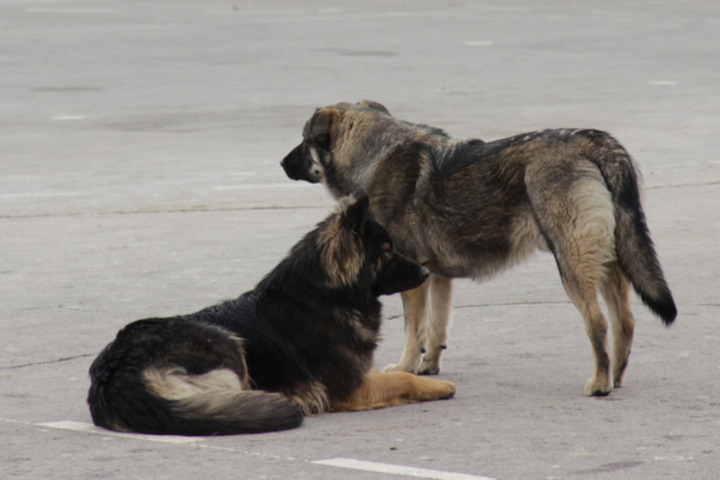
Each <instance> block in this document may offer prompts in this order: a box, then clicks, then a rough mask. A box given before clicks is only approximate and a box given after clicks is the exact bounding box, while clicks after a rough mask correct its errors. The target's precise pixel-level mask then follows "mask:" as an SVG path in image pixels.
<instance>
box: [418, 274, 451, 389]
mask: <svg viewBox="0 0 720 480" xmlns="http://www.w3.org/2000/svg"><path fill="white" fill-rule="evenodd" d="M428 282H429V284H430V288H429V293H428V297H429V301H430V308H429V312H428V315H427V318H426V320H425V322H423V324H422V326H421V334H420V338H422V339H424V342H425V354H424V355H423V357H422V363H421V364H420V369H419V372H418V373H420V374H422V375H437V374H438V373H440V355H442V352H443V350H445V349H446V348H447V336H448V327H449V326H450V314H451V312H452V280H451V279H449V278H447V277H440V276H438V275H432V274H431V275H430V279H429V280H428Z"/></svg>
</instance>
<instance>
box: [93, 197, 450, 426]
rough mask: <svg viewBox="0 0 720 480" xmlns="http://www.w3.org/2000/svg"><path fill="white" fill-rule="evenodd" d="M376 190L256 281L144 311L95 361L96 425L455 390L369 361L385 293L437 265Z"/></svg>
mask: <svg viewBox="0 0 720 480" xmlns="http://www.w3.org/2000/svg"><path fill="white" fill-rule="evenodd" d="M368 211H369V206H368V197H367V196H366V195H364V194H363V193H362V192H360V193H358V195H357V197H356V198H344V199H342V200H340V202H339V205H338V207H337V209H336V211H335V212H334V213H333V214H332V215H330V216H329V217H328V218H327V219H326V220H325V221H324V222H322V223H321V224H320V225H318V227H317V228H316V229H315V230H313V231H312V232H310V233H309V234H307V235H306V236H305V238H303V239H302V240H301V241H300V242H299V243H297V244H296V245H295V246H294V247H293V248H292V250H291V251H290V253H289V255H288V256H287V257H286V258H285V259H284V260H283V261H281V262H280V264H279V265H278V266H277V267H276V268H275V269H274V270H273V271H272V272H270V273H269V274H268V275H267V276H266V277H265V278H264V279H263V280H262V281H261V282H260V283H259V284H258V285H257V286H256V287H255V289H254V290H252V291H250V292H247V293H245V294H244V295H242V296H240V297H239V298H237V299H235V300H231V301H228V302H225V303H222V304H219V305H216V306H213V307H209V308H206V309H204V310H201V311H199V312H197V313H194V314H190V315H184V316H178V317H172V318H162V319H160V318H153V319H146V320H139V321H136V322H133V323H131V324H129V325H127V326H126V327H125V328H123V329H122V330H120V332H119V333H118V334H117V337H116V338H115V340H114V341H113V342H112V343H110V344H109V345H108V346H107V347H106V348H105V349H104V350H103V351H102V352H101V353H100V355H99V356H98V357H97V359H95V361H94V362H93V364H92V366H91V368H90V377H91V381H92V384H91V386H90V392H89V395H88V403H89V405H90V412H91V414H92V418H93V421H94V422H95V424H96V425H99V426H102V427H105V428H109V429H112V430H118V431H134V432H145V433H158V434H182V435H212V434H234V433H253V432H266V431H273V430H283V429H288V428H294V427H297V426H299V425H300V424H301V422H302V419H303V414H311V413H321V412H326V411H331V410H332V411H338V410H365V409H369V408H379V407H384V406H392V405H399V404H402V403H409V402H417V401H424V400H436V399H442V398H450V397H451V396H452V395H453V394H454V392H455V386H454V385H453V384H452V383H450V382H445V381H440V380H434V379H427V378H422V377H417V376H415V375H411V374H409V373H405V372H396V373H379V372H376V371H372V370H371V366H372V361H373V351H374V350H375V347H376V345H377V340H378V331H379V328H380V319H381V312H380V302H379V301H378V299H377V297H378V296H379V295H385V294H391V293H395V292H399V291H402V290H406V289H412V288H415V287H417V286H418V285H420V284H422V283H423V282H424V281H425V280H426V278H427V276H428V274H429V273H428V270H427V269H426V268H425V267H423V266H421V265H419V264H417V263H415V262H412V261H410V260H409V259H407V258H405V257H403V256H402V255H400V254H399V253H397V252H396V251H395V250H394V249H393V246H392V242H391V241H390V238H389V236H388V235H387V232H386V231H385V230H384V229H383V228H382V227H381V226H380V225H379V224H378V223H377V222H375V221H374V220H372V219H371V218H369V216H368Z"/></svg>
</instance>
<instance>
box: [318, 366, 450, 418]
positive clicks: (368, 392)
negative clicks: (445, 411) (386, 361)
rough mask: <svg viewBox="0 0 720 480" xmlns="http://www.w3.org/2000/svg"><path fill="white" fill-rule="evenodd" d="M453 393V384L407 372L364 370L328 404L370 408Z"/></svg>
mask: <svg viewBox="0 0 720 480" xmlns="http://www.w3.org/2000/svg"><path fill="white" fill-rule="evenodd" d="M454 395H455V384H454V383H452V382H446V381H444V380H437V379H434V378H427V377H419V376H417V375H413V374H411V373H407V372H391V373H380V372H378V371H377V370H371V371H370V372H368V374H367V377H366V378H365V381H364V382H363V383H362V384H361V385H360V386H359V387H358V388H357V390H355V391H354V392H353V393H352V395H350V397H349V398H347V399H345V400H343V401H336V402H333V404H332V410H333V411H335V412H343V411H346V412H347V411H359V410H373V409H376V408H384V407H394V406H396V405H404V404H406V403H415V402H425V401H430V400H444V399H447V398H452V397H453V396H454Z"/></svg>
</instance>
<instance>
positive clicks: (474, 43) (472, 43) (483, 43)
mask: <svg viewBox="0 0 720 480" xmlns="http://www.w3.org/2000/svg"><path fill="white" fill-rule="evenodd" d="M493 45H495V42H493V41H491V40H469V41H467V42H465V46H467V47H492V46H493Z"/></svg>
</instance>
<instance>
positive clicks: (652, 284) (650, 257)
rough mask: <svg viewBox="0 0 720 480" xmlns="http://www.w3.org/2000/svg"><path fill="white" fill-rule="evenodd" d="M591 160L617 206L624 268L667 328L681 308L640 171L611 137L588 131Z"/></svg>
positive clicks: (617, 233) (619, 248) (619, 252)
mask: <svg viewBox="0 0 720 480" xmlns="http://www.w3.org/2000/svg"><path fill="white" fill-rule="evenodd" d="M585 135H586V136H587V138H588V139H589V140H590V141H591V142H592V148H591V149H590V153H589V158H590V160H592V161H593V162H594V163H595V164H596V165H597V166H598V168H599V169H600V172H601V173H602V175H603V177H604V178H605V182H606V183H607V185H608V188H609V189H610V193H611V195H612V198H613V203H614V204H615V245H616V250H617V258H618V263H619V265H620V268H621V269H622V270H623V272H624V273H625V275H627V276H628V278H629V279H630V282H631V283H632V284H633V287H634V288H635V291H636V292H637V293H638V295H640V298H641V299H642V301H643V302H644V303H645V305H647V306H648V307H649V308H650V309H651V310H652V311H653V312H654V313H655V314H656V315H657V316H659V317H660V318H661V319H662V321H663V322H664V323H665V325H667V326H669V325H670V324H672V322H673V321H674V320H675V317H676V316H677V307H676V306H675V301H674V300H673V297H672V293H671V292H670V288H668V285H667V283H666V282H665V277H664V275H663V272H662V268H661V267H660V261H659V260H658V258H657V254H656V253H655V249H654V247H653V242H652V239H651V238H650V232H649V230H648V226H647V222H646V220H645V214H644V213H643V209H642V204H641V200H640V189H639V182H640V180H639V178H638V170H637V167H636V166H635V163H634V162H633V160H632V158H631V157H630V155H629V154H628V152H627V151H626V150H625V149H624V148H623V147H622V146H621V145H620V144H619V143H618V142H617V141H616V140H615V139H614V138H612V137H611V136H610V135H608V134H606V133H604V132H598V131H594V130H588V131H586V132H585Z"/></svg>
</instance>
